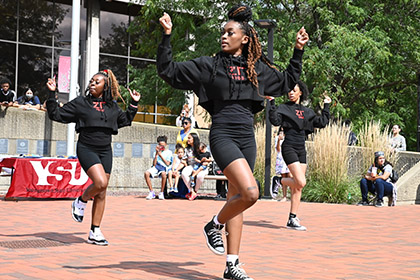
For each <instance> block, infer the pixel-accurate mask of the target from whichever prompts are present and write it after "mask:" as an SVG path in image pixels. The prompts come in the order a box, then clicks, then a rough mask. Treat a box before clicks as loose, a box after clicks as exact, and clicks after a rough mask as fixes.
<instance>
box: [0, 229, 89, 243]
mask: <svg viewBox="0 0 420 280" xmlns="http://www.w3.org/2000/svg"><path fill="white" fill-rule="evenodd" d="M82 234H83V235H86V232H73V233H59V232H37V233H28V234H0V237H1V236H4V237H38V238H43V239H46V240H52V241H57V242H61V243H67V244H74V243H86V239H84V238H81V237H78V236H76V235H82Z"/></svg>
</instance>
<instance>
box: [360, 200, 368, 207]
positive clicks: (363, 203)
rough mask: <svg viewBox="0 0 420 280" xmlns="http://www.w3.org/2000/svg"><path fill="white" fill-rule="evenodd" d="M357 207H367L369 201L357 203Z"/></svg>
mask: <svg viewBox="0 0 420 280" xmlns="http://www.w3.org/2000/svg"><path fill="white" fill-rule="evenodd" d="M357 206H369V201H366V200H362V201H360V202H359V203H357Z"/></svg>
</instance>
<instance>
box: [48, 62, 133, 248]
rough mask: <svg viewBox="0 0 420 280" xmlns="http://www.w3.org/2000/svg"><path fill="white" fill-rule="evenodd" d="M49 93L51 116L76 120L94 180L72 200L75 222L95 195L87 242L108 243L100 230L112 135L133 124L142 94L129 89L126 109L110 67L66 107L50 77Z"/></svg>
mask: <svg viewBox="0 0 420 280" xmlns="http://www.w3.org/2000/svg"><path fill="white" fill-rule="evenodd" d="M47 86H48V89H49V90H50V95H49V98H48V100H47V111H48V116H49V117H50V119H51V120H54V121H58V122H62V123H71V122H75V123H76V132H78V133H79V140H78V141H77V157H78V158H79V162H80V165H81V166H82V168H83V170H84V171H85V172H86V173H87V175H88V176H89V178H90V179H91V180H92V182H93V184H92V185H90V186H89V187H88V188H86V190H85V191H84V192H83V194H82V195H81V196H80V197H78V198H76V199H75V200H74V201H73V203H72V217H73V219H74V220H75V221H76V222H80V223H81V222H82V221H83V216H84V210H85V208H86V203H87V201H88V200H89V199H90V198H92V197H93V206H92V225H91V229H90V232H89V237H88V240H87V241H88V243H91V244H96V245H108V241H107V240H106V239H105V237H104V235H103V234H102V232H101V230H100V228H99V227H100V225H101V221H102V217H103V214H104V210H105V198H106V189H107V187H108V183H109V177H110V174H111V169H112V148H111V141H112V135H113V134H117V133H118V128H120V127H123V126H129V125H131V121H132V120H133V118H134V116H135V115H136V113H137V103H138V101H139V100H140V94H139V93H138V92H137V91H135V90H133V91H131V90H130V89H128V90H129V92H130V95H131V98H132V101H131V103H130V105H129V106H128V107H127V111H126V112H123V111H122V110H121V109H120V107H119V106H118V104H117V102H116V100H117V98H118V97H120V98H121V95H120V93H119V86H118V81H117V79H116V78H115V76H114V73H112V71H111V70H109V69H108V70H104V71H100V72H99V73H97V74H95V75H94V76H93V77H92V79H91V80H90V81H89V85H88V87H87V88H86V92H88V94H87V95H86V96H79V97H77V98H75V99H73V100H71V101H70V102H68V103H66V104H64V106H63V107H60V106H58V103H57V102H56V100H55V91H56V82H55V78H54V79H48V83H47Z"/></svg>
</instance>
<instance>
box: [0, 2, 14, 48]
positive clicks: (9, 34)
mask: <svg viewBox="0 0 420 280" xmlns="http://www.w3.org/2000/svg"><path fill="white" fill-rule="evenodd" d="M16 2H17V1H16V0H2V1H0V18H1V24H0V39H5V40H13V41H15V40H16V21H17V20H16V15H17V3H16Z"/></svg>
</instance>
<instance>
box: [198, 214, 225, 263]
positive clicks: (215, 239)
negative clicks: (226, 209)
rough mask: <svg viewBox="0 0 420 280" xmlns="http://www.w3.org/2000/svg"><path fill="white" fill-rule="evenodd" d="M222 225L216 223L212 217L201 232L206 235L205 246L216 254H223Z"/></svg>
mask: <svg viewBox="0 0 420 280" xmlns="http://www.w3.org/2000/svg"><path fill="white" fill-rule="evenodd" d="M222 229H223V225H216V224H215V223H214V222H213V219H212V220H211V221H210V222H209V223H208V224H207V225H206V226H205V227H204V229H203V232H204V236H205V237H206V242H207V246H208V247H209V249H210V250H211V251H212V252H213V253H215V254H216V255H223V254H224V253H225V247H224V245H223V238H222Z"/></svg>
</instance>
